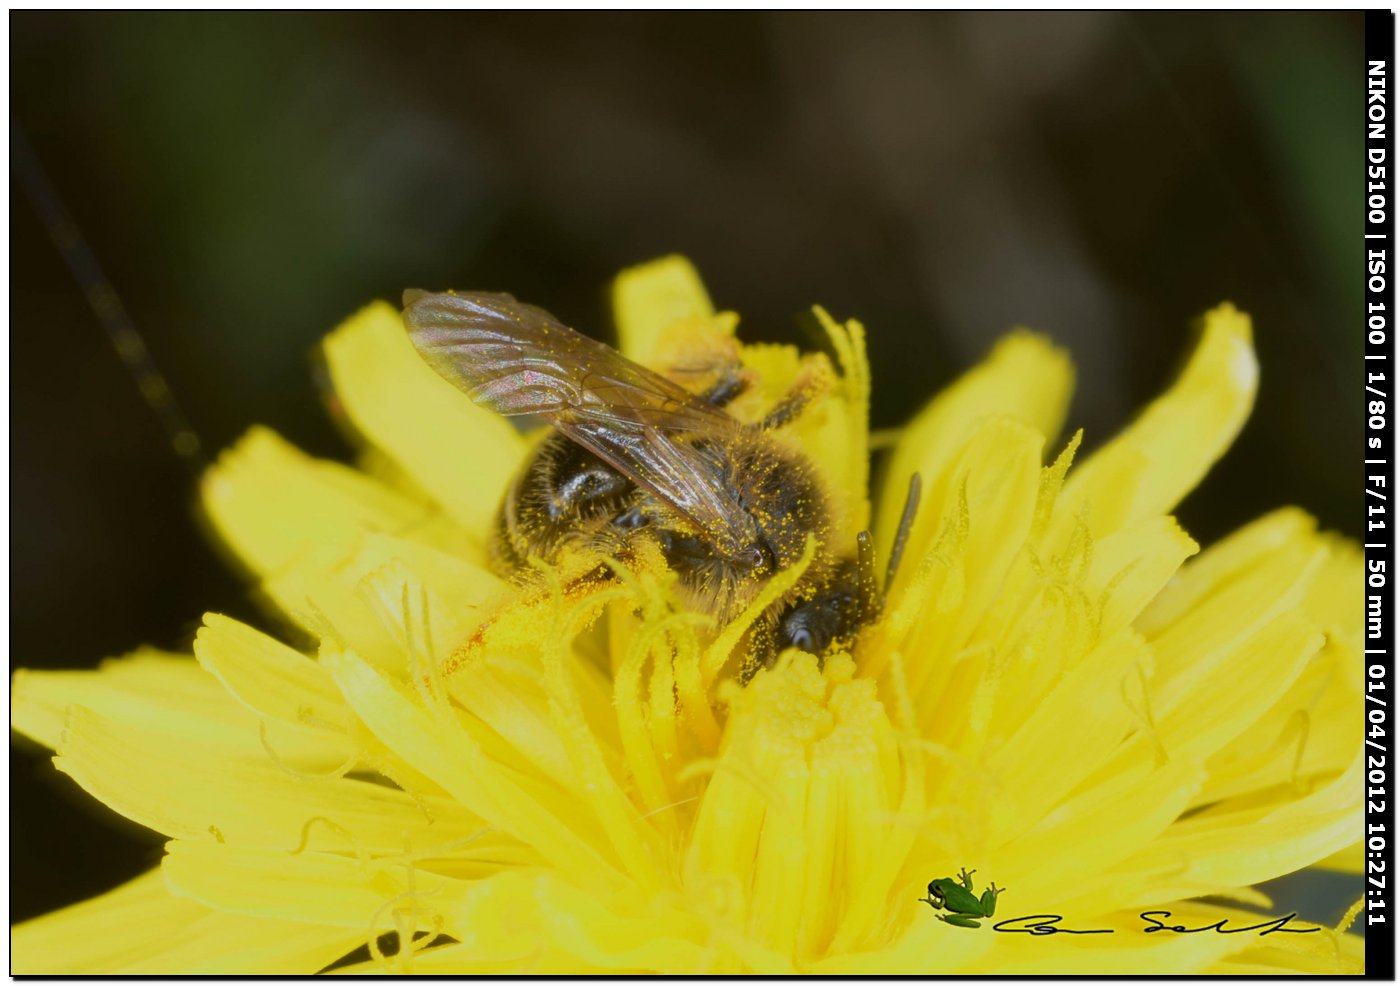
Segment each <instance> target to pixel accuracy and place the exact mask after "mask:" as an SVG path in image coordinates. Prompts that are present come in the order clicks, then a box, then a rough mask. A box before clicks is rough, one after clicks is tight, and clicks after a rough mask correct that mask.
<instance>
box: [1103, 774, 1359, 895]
mask: <svg viewBox="0 0 1400 986" xmlns="http://www.w3.org/2000/svg"><path fill="white" fill-rule="evenodd" d="M1362 761H1363V751H1358V752H1357V755H1356V759H1355V760H1353V762H1352V766H1351V768H1350V769H1348V770H1347V771H1346V772H1345V773H1343V774H1341V775H1339V776H1338V777H1337V778H1336V779H1334V780H1332V781H1331V782H1329V783H1327V784H1325V785H1323V786H1322V787H1320V788H1319V789H1318V790H1316V791H1314V792H1313V793H1311V794H1309V795H1307V796H1305V797H1301V798H1297V799H1296V800H1291V801H1283V802H1275V803H1274V804H1272V805H1265V806H1264V807H1263V808H1259V809H1255V810H1245V811H1238V812H1230V811H1218V812H1207V813H1204V814H1201V815H1193V816H1189V817H1187V818H1185V819H1183V820H1180V821H1178V822H1176V823H1174V824H1173V825H1172V827H1171V829H1170V830H1168V831H1167V832H1166V833H1164V834H1163V835H1162V837H1161V838H1159V839H1157V840H1156V841H1154V842H1153V844H1152V845H1151V846H1149V847H1147V848H1145V849H1144V850H1143V851H1142V852H1140V853H1138V854H1137V855H1136V856H1135V857H1134V858H1133V859H1131V860H1126V861H1124V863H1123V864H1121V865H1120V867H1119V868H1118V872H1117V873H1116V874H1115V876H1114V878H1113V879H1112V880H1111V881H1110V885H1106V886H1102V887H1096V884H1097V883H1098V881H1090V882H1089V883H1088V884H1087V885H1086V890H1087V891H1088V892H1090V893H1094V892H1097V893H1099V894H1100V895H1101V896H1100V897H1099V899H1101V900H1104V901H1106V902H1108V903H1110V904H1111V905H1113V906H1127V905H1129V904H1136V903H1144V904H1145V903H1151V902H1153V901H1163V900H1175V899H1178V898H1183V897H1194V896H1200V895H1203V894H1209V893H1212V892H1213V891H1215V890H1216V889H1217V888H1224V887H1238V886H1246V885H1249V884H1255V883H1261V882H1263V881H1265V880H1271V879H1273V878H1274V877H1277V876H1282V875H1283V874H1285V873H1291V872H1293V871H1295V870H1300V869H1302V868H1304V867H1306V866H1309V865H1311V864H1312V863H1313V862H1315V861H1316V860H1319V859H1323V858H1325V857H1327V856H1329V855H1331V854H1332V853H1334V852H1337V851H1338V850H1340V849H1343V848H1344V847H1346V846H1347V845H1349V844H1350V843H1352V842H1354V841H1355V839H1356V833H1357V826H1358V822H1357V819H1358V818H1359V816H1360V810H1361V790H1362V788H1361V765H1362Z"/></svg>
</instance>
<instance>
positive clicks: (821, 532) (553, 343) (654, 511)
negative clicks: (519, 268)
mask: <svg viewBox="0 0 1400 986" xmlns="http://www.w3.org/2000/svg"><path fill="white" fill-rule="evenodd" d="M404 306H405V307H404V324H405V327H406V328H407V331H408V335H409V338H410V340H411V341H412V343H413V345H414V347H415V348H416V349H417V351H418V353H419V354H420V355H421V356H422V357H423V359H424V360H425V361H426V362H427V363H428V365H429V366H431V367H432V368H433V369H434V370H435V371H436V372H437V373H438V374H439V375H440V376H442V377H443V378H445V379H446V380H448V381H449V382H451V383H452V384H454V385H455V386H457V387H458V388H460V389H461V390H463V391H464V392H465V393H466V394H467V396H469V397H470V398H471V399H472V400H473V401H475V402H476V403H477V404H479V405H481V406H482V407H485V408H489V409H490V410H492V411H496V412H498V413H500V414H504V415H511V416H514V415H532V416H537V417H539V418H542V419H543V420H545V421H546V422H548V423H549V424H550V425H552V426H553V427H554V431H553V432H552V433H551V434H550V435H549V436H548V437H547V438H546V439H545V440H544V441H543V442H542V443H541V444H540V446H539V447H538V449H537V450H536V451H535V453H534V454H533V455H532V457H531V458H530V459H529V460H528V462H527V463H526V464H525V466H524V468H523V469H522V470H521V471H520V472H519V473H518V475H517V476H516V477H515V479H514V481H513V482H512V484H511V486H510V488H509V490H508V491H507V493H506V496H505V498H504V501H503V502H502V504H501V508H500V512H499V515H498V521H497V524H496V529H495V535H494V545H493V552H492V554H493V558H494V560H495V562H496V564H497V567H498V568H499V569H500V570H501V571H502V573H503V574H507V575H518V574H520V573H521V572H522V571H524V570H525V569H526V560H527V559H529V558H532V557H534V558H540V559H542V560H544V561H545V562H550V563H554V562H557V561H558V560H559V558H560V557H561V555H562V554H563V553H564V552H565V551H567V550H569V549H571V548H576V547H579V546H583V547H586V548H590V549H594V550H597V551H599V552H601V553H602V554H604V555H607V556H610V557H614V558H618V559H624V560H625V559H626V558H627V557H628V556H629V555H630V554H631V553H632V552H633V550H634V549H635V547H636V544H637V542H638V540H639V539H650V541H651V542H652V543H653V544H655V545H656V546H657V547H658V548H659V549H660V552H661V554H662V556H663V557H664V558H665V560H666V563H667V564H668V565H669V567H670V568H671V569H672V570H673V571H674V572H675V573H676V575H677V577H678V583H679V586H680V587H681V590H682V593H683V596H684V598H685V600H686V602H687V604H688V605H689V606H690V607H691V608H693V609H696V610H700V611H703V612H707V613H711V614H713V615H714V616H715V618H716V620H717V622H718V623H719V624H720V625H723V624H724V623H727V622H728V621H730V620H732V619H733V618H734V617H736V616H738V615H739V613H741V612H742V611H743V610H744V608H745V607H746V606H748V605H749V604H750V603H751V602H752V601H753V599H754V598H755V597H756V596H757V595H758V593H759V592H761V591H762V589H763V587H764V586H765V585H767V584H768V582H769V580H771V579H772V578H773V576H774V575H776V574H777V573H778V572H780V571H782V570H784V569H786V568H788V567H790V566H792V565H794V564H796V563H797V562H798V561H799V560H800V559H801V558H802V557H803V555H804V554H805V551H806V546H807V539H808V536H809V534H810V535H814V536H815V538H816V550H815V553H814V555H813V557H812V559H811V561H810V562H809V563H808V565H807V568H806V569H805V571H804V572H803V574H802V576H801V578H800V579H798V581H797V582H796V584H794V585H793V586H792V587H791V589H790V590H788V591H787V592H786V593H784V594H783V595H782V596H781V598H779V599H778V600H776V601H775V602H774V603H773V604H772V605H771V606H769V607H768V608H767V609H766V610H765V611H764V613H763V614H762V616H761V617H760V618H759V620H758V621H757V622H756V623H755V625H754V628H753V630H752V632H751V635H750V645H749V656H748V659H747V660H746V661H745V662H744V663H743V667H742V669H741V678H742V680H744V681H747V680H748V678H749V677H751V676H752V674H753V673H754V672H755V671H756V670H757V669H758V667H760V666H763V665H765V664H769V663H771V661H772V659H773V658H774V657H775V656H776V655H777V653H779V652H780V651H781V650H783V649H785V648H788V647H795V648H797V649H799V650H803V651H807V652H809V653H812V654H816V655H819V656H820V655H824V654H825V653H827V652H828V651H829V649H831V648H832V647H833V646H838V645H847V644H849V643H851V642H852V641H853V639H854V637H855V634H856V633H857V632H858V631H859V629H860V628H861V627H862V626H864V625H865V624H866V623H868V622H869V621H870V620H872V619H873V618H874V617H875V616H876V615H877V614H878V611H879V608H880V591H879V589H878V588H877V585H876V580H875V577H874V553H873V549H872V547H871V541H870V536H869V533H868V532H863V533H862V534H861V535H860V536H859V537H858V538H857V539H856V541H857V543H856V545H854V546H853V547H854V550H853V551H849V552H847V553H844V554H843V553H841V552H840V551H838V550H837V546H835V545H833V544H832V543H831V538H830V531H831V530H832V528H833V517H832V508H831V503H830V498H829V497H828V495H827V493H826V490H825V488H824V487H823V485H822V482H821V480H820V478H819V477H818V476H817V474H816V471H815V470H814V468H813V466H812V464H811V463H810V462H809V461H808V460H807V458H806V457H805V456H803V455H802V454H801V453H800V452H798V451H796V450H794V449H793V448H791V447H790V446H788V445H787V444H785V443H783V442H780V441H778V440H776V439H775V437H774V434H773V433H774V431H775V430H776V429H778V428H781V427H782V426H783V425H784V424H787V423H788V422H790V421H791V420H793V418H795V417H796V416H797V415H798V414H800V413H801V411H802V409H803V407H804V405H805V404H806V403H807V402H808V400H809V399H810V396H811V393H810V388H808V389H805V390H804V389H800V388H799V389H797V390H795V391H794V393H793V394H791V395H789V396H788V397H786V398H784V399H783V400H782V401H780V402H779V404H778V405H777V406H776V407H774V408H773V409H772V410H771V411H770V412H769V413H768V415H767V416H766V417H765V418H764V419H763V420H762V421H760V422H758V423H757V424H747V423H744V422H741V421H739V420H738V419H737V418H735V417H734V416H732V415H731V414H729V413H728V412H727V411H726V410H725V406H726V405H727V404H728V403H730V402H731V401H732V400H734V399H735V398H736V397H737V396H738V395H739V394H740V393H742V392H743V390H744V389H745V387H746V381H745V379H744V376H743V374H742V372H741V371H739V370H738V369H737V368H730V369H729V370H727V371H725V372H722V373H720V375H719V379H718V382H717V383H715V384H714V385H713V386H712V387H710V389H709V390H707V391H705V392H703V393H693V392H691V391H690V390H687V389H686V388H685V387H683V386H681V385H680V384H679V383H677V382H676V381H674V380H672V379H670V378H669V377H666V376H663V375H662V374H660V373H658V372H655V371H653V370H650V369H648V368H646V367H644V366H641V365H639V364H637V363H634V362H632V361H631V360H628V359H627V358H625V357H624V356H622V354H620V353H618V352H617V351H616V350H614V349H612V348H611V347H609V346H606V345H604V344H603V343H601V342H598V341H596V340H594V339H591V338H589V337H588V336H585V335H583V334H582V333H579V332H576V331H574V330H573V329H570V328H568V327H567V326H565V325H563V324H562V323H560V322H559V321H558V320H557V319H555V318H554V317H553V316H552V315H550V314H549V313H548V312H546V311H544V310H543V309H540V308H537V307H535V306H533V305H527V304H523V303H521V302H519V301H516V300H515V299H514V298H513V297H511V296H510V295H506V294H492V293H485V292H466V293H452V294H430V293H426V292H421V291H409V292H405V295H404ZM905 513H906V517H908V518H910V519H912V511H911V509H910V508H909V507H908V506H906V510H905ZM901 528H902V529H905V530H907V524H901ZM897 541H898V543H900V544H902V541H903V538H902V537H901V538H899V539H897ZM891 561H892V563H894V562H897V558H892V559H891ZM890 571H891V572H892V571H893V564H892V565H891V569H890ZM888 581H889V579H888V576H887V578H886V584H888Z"/></svg>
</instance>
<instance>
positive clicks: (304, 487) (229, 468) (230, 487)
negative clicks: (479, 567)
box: [200, 428, 476, 575]
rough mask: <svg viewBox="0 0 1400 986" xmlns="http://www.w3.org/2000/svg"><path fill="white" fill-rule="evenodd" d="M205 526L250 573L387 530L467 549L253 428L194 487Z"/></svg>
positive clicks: (441, 527)
mask: <svg viewBox="0 0 1400 986" xmlns="http://www.w3.org/2000/svg"><path fill="white" fill-rule="evenodd" d="M200 496H201V500H202V503H203V506H204V509H205V512H206V514H207V515H208V517H209V519H210V521H211V522H212V523H213V526H214V528H215V530H216V531H217V533H218V535H219V536H220V538H222V539H223V541H224V543H225V544H226V545H227V546H228V547H229V549H230V550H231V551H232V552H233V553H234V554H235V555H236V556H237V557H238V559H239V560H240V561H242V562H243V563H244V564H245V565H246V566H247V567H248V568H249V569H251V570H252V571H253V573H254V574H255V575H265V574H267V573H268V572H272V571H275V570H277V569H279V568H281V567H283V566H284V565H286V564H287V563H288V562H290V561H292V560H293V559H295V558H296V557H298V556H299V555H301V554H302V553H303V552H305V551H306V550H307V548H308V547H310V546H313V545H318V544H326V543H335V544H340V543H344V542H346V541H347V540H349V539H351V538H353V537H354V536H355V535H356V534H359V533H362V532H365V531H388V532H390V533H395V534H399V535H401V536H404V537H413V538H416V539H418V540H422V541H425V542H427V543H437V544H442V545H443V546H444V547H448V548H449V549H451V548H455V549H457V550H465V551H468V552H472V551H475V550H476V549H474V548H473V547H472V545H471V542H470V541H469V540H467V539H466V536H465V535H464V534H463V533H462V532H460V531H454V530H453V528H452V525H450V524H447V523H446V522H445V521H444V520H443V518H442V517H441V515H440V514H438V513H437V512H436V511H434V510H433V509H431V508H430V507H428V506H427V505H425V504H423V503H421V502H419V501H416V500H413V499H410V498H408V497H405V496H403V495H401V494H399V493H397V492H396V491H394V490H392V489H390V488H389V487H387V486H385V485H383V484H382V483H380V482H378V481H376V480H373V479H370V478H369V477H368V476H366V475H365V474H364V473H361V472H359V471H357V470H354V469H351V468H349V467H348V466H343V465H341V464H339V463H337V462H328V461H325V460H323V459H313V458H311V457H310V456H308V455H304V454H303V453H301V452H300V451H298V450H297V449H296V448H295V447H293V446H291V445H289V444H287V442H285V441H283V440H282V439H281V438H280V437H279V436H278V435H277V434H276V433H275V432H273V431H270V430H268V429H266V428H254V429H252V430H250V431H249V432H248V434H246V435H245V436H244V437H243V438H242V439H241V440H240V441H239V442H238V444H237V445H235V446H233V448H231V449H229V450H227V451H226V452H224V453H223V455H221V456H220V457H219V461H218V463H217V464H216V465H214V466H213V467H212V468H211V469H210V470H209V471H208V472H207V473H205V475H204V477H203V479H202V480H201V482H200Z"/></svg>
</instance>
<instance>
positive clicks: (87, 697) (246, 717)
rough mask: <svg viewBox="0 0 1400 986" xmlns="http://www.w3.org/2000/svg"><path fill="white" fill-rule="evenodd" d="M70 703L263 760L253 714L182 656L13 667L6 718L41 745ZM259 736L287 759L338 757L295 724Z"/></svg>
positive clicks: (308, 761)
mask: <svg viewBox="0 0 1400 986" xmlns="http://www.w3.org/2000/svg"><path fill="white" fill-rule="evenodd" d="M74 705H81V706H85V707H87V708H89V709H92V710H93V711H95V712H96V713H98V714H99V715H100V716H102V717H103V718H104V719H107V720H109V721H111V722H113V723H115V724H118V725H121V726H130V727H133V728H136V729H141V730H143V731H146V732H151V733H158V734H160V735H163V736H165V737H167V741H168V742H185V741H187V740H188V741H193V742H195V743H198V744H201V745H203V746H205V747H207V748H208V750H209V751H210V754H211V755H219V756H226V757H232V758H236V759H245V760H246V759H256V760H264V759H266V758H267V754H266V752H265V751H264V749H263V747H262V744H261V743H260V741H259V731H258V719H257V717H256V716H255V715H253V714H252V713H251V712H250V711H249V710H248V709H246V708H244V707H243V706H241V705H239V703H238V702H236V701H235V700H234V699H233V697H232V696H230V695H229V693H228V692H227V691H225V690H224V689H223V688H222V687H221V686H220V685H219V682H218V681H217V680H216V679H215V678H213V677H212V676H211V675H209V674H207V673H206V672H205V671H204V670H203V669H202V668H200V667H199V665H198V664H196V663H195V662H194V661H193V660H192V659H190V658H189V657H187V656H183V655H176V654H166V653H163V652H161V651H157V650H153V649H150V648H146V649H143V650H139V651H137V652H135V653H133V654H129V655H127V656H126V657H120V658H112V659H109V660H106V661H103V662H102V664H101V665H100V666H99V667H98V668H97V670H95V671H28V670H20V671H16V672H15V676H14V682H13V687H12V688H11V691H10V708H11V713H10V714H11V724H12V725H13V726H14V728H15V729H17V730H19V731H20V732H21V733H24V734H25V735H27V736H29V737H31V738H32V739H34V740H36V741H38V742H39V743H42V744H43V745H44V746H47V747H49V748H50V749H57V748H58V746H59V741H60V738H61V736H62V733H63V728H64V722H65V717H66V716H67V714H68V710H69V708H70V707H71V706H74ZM266 738H267V742H268V743H269V745H273V746H275V748H276V749H277V750H278V753H279V754H280V755H281V756H282V757H283V758H284V759H285V760H286V761H287V762H288V763H291V764H296V765H298V766H300V767H302V768H304V769H310V770H314V769H318V768H319V769H325V768H326V767H329V766H333V765H334V764H336V763H339V762H340V761H341V760H343V759H344V756H345V752H344V749H343V746H342V745H340V744H336V743H334V742H328V741H327V740H326V739H325V738H323V737H317V736H312V735H307V734H306V733H305V731H304V730H300V729H288V728H286V727H284V726H281V725H275V726H271V727H269V728H268V730H267V732H266Z"/></svg>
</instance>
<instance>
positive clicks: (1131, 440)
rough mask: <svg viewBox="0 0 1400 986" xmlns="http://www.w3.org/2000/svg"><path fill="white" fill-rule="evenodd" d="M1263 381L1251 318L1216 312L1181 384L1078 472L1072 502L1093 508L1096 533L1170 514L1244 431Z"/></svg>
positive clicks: (1075, 507) (1067, 492)
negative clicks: (1251, 330)
mask: <svg viewBox="0 0 1400 986" xmlns="http://www.w3.org/2000/svg"><path fill="white" fill-rule="evenodd" d="M1258 380H1259V366H1258V363H1257V362H1256V360H1255V358H1254V350H1253V348H1252V346H1251V344H1250V327H1249V318H1248V316H1246V315H1244V314H1242V313H1240V312H1239V311H1238V310H1237V309H1235V308H1234V307H1233V306H1231V305H1228V304H1226V305H1221V306H1220V307H1218V308H1215V309H1212V310H1211V311H1210V312H1208V313H1206V316H1205V333H1204V335H1203V336H1202V338H1201V341H1200V343H1199V344H1198V345H1197V346H1196V351H1195V352H1194V353H1193V354H1192V356H1191V361H1190V362H1189V363H1188V364H1187V366H1186V369H1185V370H1183V371H1182V373H1181V376H1180V377H1178V378H1177V380H1176V382H1175V383H1173V384H1172V386H1171V387H1170V388H1169V389H1168V390H1167V392H1166V393H1165V394H1163V395H1162V396H1161V397H1159V398H1158V399H1157V400H1155V401H1153V402H1152V404H1150V405H1149V406H1148V407H1147V409H1146V410H1145V411H1143V412H1142V414H1141V415H1140V416H1139V417H1138V419H1137V420H1136V421H1134V422H1133V424H1132V425H1130V426H1129V427H1128V428H1127V429H1125V430H1124V431H1123V432H1121V433H1120V434H1119V435H1118V436H1117V437H1116V438H1114V439H1113V440H1112V441H1111V442H1109V443H1108V444H1107V445H1105V446H1104V447H1103V448H1102V449H1100V450H1099V451H1098V452H1096V453H1094V454H1093V455H1092V456H1090V457H1089V459H1088V460H1087V461H1085V462H1084V463H1083V465H1081V466H1079V467H1078V468H1077V469H1075V470H1073V471H1071V473H1070V476H1069V479H1068V481H1067V482H1066V483H1065V489H1064V493H1063V497H1064V503H1065V505H1066V506H1067V507H1068V508H1069V509H1070V512H1071V513H1077V512H1078V511H1079V510H1080V509H1081V508H1083V509H1087V510H1088V512H1089V528H1090V530H1091V532H1092V533H1094V534H1096V535H1098V534H1103V533H1107V532H1108V531H1112V530H1114V529H1116V528H1117V527H1120V526H1122V525H1125V524H1129V523H1132V522H1133V521H1136V520H1139V519H1141V518H1143V517H1147V516H1150V515H1152V514H1160V513H1166V512H1168V511H1170V510H1171V509H1172V508H1173V507H1174V506H1175V505H1176V504H1177V503H1178V502H1179V501H1180V500H1181V498H1182V497H1184V496H1185V495H1186V494H1187V493H1188V492H1190V491H1191V490H1192V489H1194V488H1195V487H1196V485H1197V484H1199V483H1200V481H1201V479H1202V477H1204V476H1205V474H1206V471H1207V470H1208V469H1209V468H1210V467H1211V466H1212V465H1213V464H1214V463H1215V460H1216V459H1218V458H1220V456H1221V455H1222V454H1223V453H1224V451H1225V449H1226V448H1228V447H1229V445H1230V443H1231V442H1232V441H1234V439H1235V436H1236V435H1237V434H1239V430H1240V428H1241V427H1242V426H1243V425H1244V422H1245V418H1247V417H1248V416H1249V411H1250V408H1251V407H1253V405H1254V391H1255V388H1256V386H1257V385H1258Z"/></svg>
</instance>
